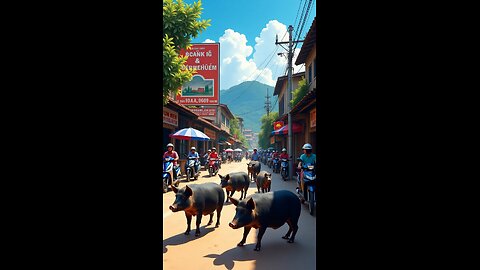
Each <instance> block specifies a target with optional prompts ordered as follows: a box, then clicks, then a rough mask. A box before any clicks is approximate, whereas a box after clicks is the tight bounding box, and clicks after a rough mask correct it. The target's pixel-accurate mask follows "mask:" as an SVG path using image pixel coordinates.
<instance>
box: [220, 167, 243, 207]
mask: <svg viewBox="0 0 480 270" xmlns="http://www.w3.org/2000/svg"><path fill="white" fill-rule="evenodd" d="M218 176H219V177H220V186H222V188H225V190H226V191H227V200H226V201H225V202H228V197H232V196H233V193H235V191H241V192H242V193H241V194H240V200H241V199H242V198H243V199H245V197H247V190H248V188H249V186H250V180H249V179H248V175H247V173H245V172H233V173H229V174H227V175H225V176H221V175H220V174H219V175H218ZM229 192H231V193H230V195H229V194H228V193H229Z"/></svg>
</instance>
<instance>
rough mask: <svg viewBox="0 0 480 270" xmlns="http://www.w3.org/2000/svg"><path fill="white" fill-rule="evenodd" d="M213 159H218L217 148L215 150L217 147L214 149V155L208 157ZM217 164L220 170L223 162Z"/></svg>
mask: <svg viewBox="0 0 480 270" xmlns="http://www.w3.org/2000/svg"><path fill="white" fill-rule="evenodd" d="M211 158H216V159H218V153H217V148H215V147H212V153H210V155H209V156H208V159H211ZM217 164H218V168H219V169H220V166H221V165H220V164H221V162H217Z"/></svg>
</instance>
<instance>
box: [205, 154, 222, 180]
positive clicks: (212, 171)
mask: <svg viewBox="0 0 480 270" xmlns="http://www.w3.org/2000/svg"><path fill="white" fill-rule="evenodd" d="M219 163H220V161H219V160H218V159H216V158H210V161H209V163H208V174H209V175H210V177H212V176H214V175H216V174H217V173H218V170H219Z"/></svg>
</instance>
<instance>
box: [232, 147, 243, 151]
mask: <svg viewBox="0 0 480 270" xmlns="http://www.w3.org/2000/svg"><path fill="white" fill-rule="evenodd" d="M233 151H235V152H243V150H242V149H240V148H237V149H235V150H233Z"/></svg>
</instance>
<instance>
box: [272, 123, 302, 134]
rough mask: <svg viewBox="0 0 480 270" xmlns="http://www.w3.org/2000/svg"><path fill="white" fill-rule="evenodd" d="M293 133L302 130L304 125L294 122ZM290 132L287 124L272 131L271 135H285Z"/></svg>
mask: <svg viewBox="0 0 480 270" xmlns="http://www.w3.org/2000/svg"><path fill="white" fill-rule="evenodd" d="M292 129H293V133H300V132H302V125H300V124H297V123H292ZM284 134H288V125H285V126H283V127H281V128H279V129H277V130H274V131H272V134H271V135H284Z"/></svg>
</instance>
